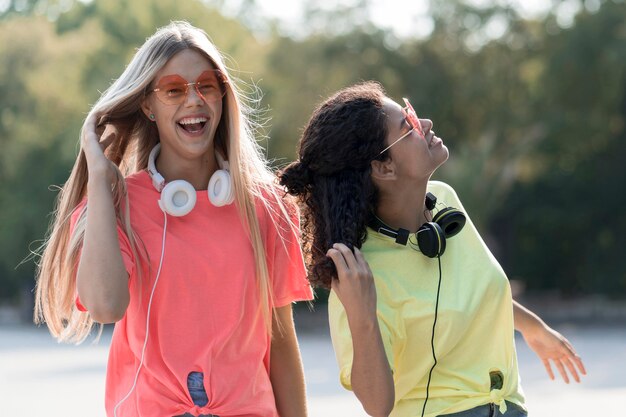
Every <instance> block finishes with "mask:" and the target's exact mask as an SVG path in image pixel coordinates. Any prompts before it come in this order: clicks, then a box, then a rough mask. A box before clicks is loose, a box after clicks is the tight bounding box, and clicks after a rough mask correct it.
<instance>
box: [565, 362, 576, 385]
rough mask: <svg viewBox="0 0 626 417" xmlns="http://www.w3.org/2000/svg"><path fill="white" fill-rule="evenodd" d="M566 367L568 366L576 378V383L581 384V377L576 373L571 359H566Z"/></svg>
mask: <svg viewBox="0 0 626 417" xmlns="http://www.w3.org/2000/svg"><path fill="white" fill-rule="evenodd" d="M565 366H567V369H568V370H569V373H570V375H571V376H572V378H574V381H576V382H580V376H579V375H578V372H577V371H576V368H575V367H574V364H573V363H572V361H571V359H570V358H567V359H565Z"/></svg>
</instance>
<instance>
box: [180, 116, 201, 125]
mask: <svg viewBox="0 0 626 417" xmlns="http://www.w3.org/2000/svg"><path fill="white" fill-rule="evenodd" d="M206 121H207V118H206V117H186V118H184V119H182V120H180V121H179V122H178V123H180V124H181V125H192V124H194V123H204V122H206Z"/></svg>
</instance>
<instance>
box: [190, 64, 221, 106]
mask: <svg viewBox="0 0 626 417" xmlns="http://www.w3.org/2000/svg"><path fill="white" fill-rule="evenodd" d="M221 84H222V83H221V82H220V81H219V80H218V78H217V75H216V73H215V71H206V72H204V73H202V75H200V77H199V78H198V81H197V82H196V89H197V91H198V93H200V95H201V96H202V97H204V100H205V101H217V100H219V99H221V98H222V97H223V96H224V92H225V90H224V89H223V88H222V85H221Z"/></svg>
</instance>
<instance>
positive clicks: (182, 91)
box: [156, 83, 187, 104]
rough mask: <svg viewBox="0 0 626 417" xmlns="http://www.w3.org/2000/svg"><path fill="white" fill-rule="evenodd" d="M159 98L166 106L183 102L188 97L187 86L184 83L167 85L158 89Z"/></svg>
mask: <svg viewBox="0 0 626 417" xmlns="http://www.w3.org/2000/svg"><path fill="white" fill-rule="evenodd" d="M158 89H159V90H158V91H157V92H156V93H157V98H158V99H159V100H161V101H162V102H163V103H166V104H177V103H180V102H182V101H183V100H184V99H185V96H186V95H187V85H185V84H184V83H172V84H165V85H162V86H159V87H158Z"/></svg>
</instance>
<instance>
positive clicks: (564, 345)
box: [513, 300, 587, 384]
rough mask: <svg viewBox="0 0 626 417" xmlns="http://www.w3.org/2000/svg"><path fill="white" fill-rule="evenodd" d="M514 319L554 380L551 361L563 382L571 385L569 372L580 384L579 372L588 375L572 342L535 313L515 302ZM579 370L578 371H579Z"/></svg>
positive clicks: (518, 328)
mask: <svg viewBox="0 0 626 417" xmlns="http://www.w3.org/2000/svg"><path fill="white" fill-rule="evenodd" d="M513 317H514V320H515V330H518V331H519V332H520V333H521V334H522V336H524V340H526V343H527V344H528V346H529V347H530V348H531V349H532V350H533V351H534V352H535V353H536V354H537V356H539V359H541V361H542V362H543V365H544V366H545V368H546V371H547V372H548V375H549V376H550V379H554V373H553V372H552V367H551V365H550V361H552V362H554V365H555V366H556V368H557V369H558V370H559V373H560V374H561V377H562V378H563V380H564V381H565V382H566V383H568V384H569V377H568V376H567V371H566V370H565V368H567V369H568V370H569V373H570V374H571V375H572V377H573V378H574V380H575V381H576V382H580V376H579V375H578V372H580V373H581V374H583V375H586V374H587V371H586V370H585V365H583V361H582V359H581V358H580V356H578V354H577V353H576V350H574V348H573V347H572V345H571V344H570V342H569V341H568V340H567V339H566V338H565V337H563V336H562V335H561V334H560V333H559V332H557V331H556V330H554V329H552V328H551V327H550V326H548V325H547V324H546V323H544V322H543V320H541V318H539V316H537V315H536V314H535V313H533V312H532V311H530V310H528V309H527V308H526V307H524V306H522V305H521V304H519V303H518V302H517V301H515V300H513ZM577 368H578V369H577Z"/></svg>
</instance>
